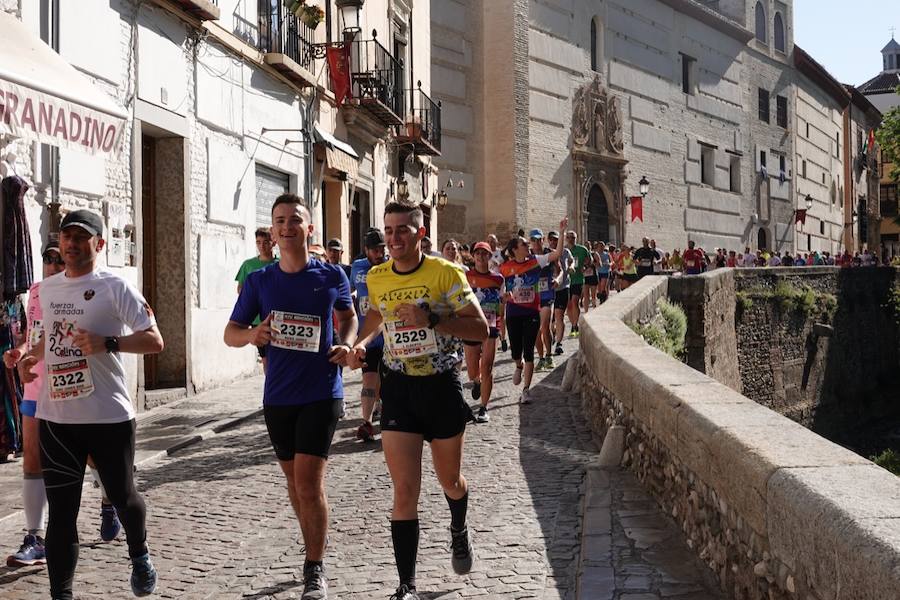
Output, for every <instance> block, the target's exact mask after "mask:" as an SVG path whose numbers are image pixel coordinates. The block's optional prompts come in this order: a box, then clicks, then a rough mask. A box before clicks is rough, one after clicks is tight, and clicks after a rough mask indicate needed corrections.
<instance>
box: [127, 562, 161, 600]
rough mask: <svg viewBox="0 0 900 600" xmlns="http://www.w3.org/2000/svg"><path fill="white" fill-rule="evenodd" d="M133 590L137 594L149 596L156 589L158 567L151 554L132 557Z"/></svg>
mask: <svg viewBox="0 0 900 600" xmlns="http://www.w3.org/2000/svg"><path fill="white" fill-rule="evenodd" d="M131 591H132V593H133V594H134V595H135V596H138V597H141V596H149V595H150V594H152V593H153V592H155V591H156V569H155V568H153V563H152V562H150V554H149V553H147V554H143V555H141V556H138V557H137V558H132V559H131Z"/></svg>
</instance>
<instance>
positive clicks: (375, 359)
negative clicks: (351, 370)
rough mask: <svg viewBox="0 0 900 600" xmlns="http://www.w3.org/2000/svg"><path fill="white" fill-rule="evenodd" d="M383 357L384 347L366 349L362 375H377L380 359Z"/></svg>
mask: <svg viewBox="0 0 900 600" xmlns="http://www.w3.org/2000/svg"><path fill="white" fill-rule="evenodd" d="M382 356H384V346H377V347H375V348H366V358H365V362H363V366H362V372H363V373H377V372H378V369H379V367H381V357H382Z"/></svg>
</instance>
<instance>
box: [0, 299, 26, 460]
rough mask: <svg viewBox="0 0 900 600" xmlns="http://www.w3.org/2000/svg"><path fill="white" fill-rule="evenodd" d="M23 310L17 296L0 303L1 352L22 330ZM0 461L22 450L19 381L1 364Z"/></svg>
mask: <svg viewBox="0 0 900 600" xmlns="http://www.w3.org/2000/svg"><path fill="white" fill-rule="evenodd" d="M24 319H25V310H24V307H23V306H22V301H21V299H20V298H19V297H16V298H15V299H14V300H13V301H11V302H4V303H2V305H0V354H2V353H3V352H6V351H7V350H9V349H10V348H12V347H13V345H14V344H15V342H16V341H17V340H20V339H21V335H22V332H24V331H25V321H24ZM0 370H2V376H0V462H3V461H5V460H6V459H7V458H8V456H9V455H10V454H15V453H17V452H21V451H22V415H21V413H20V412H19V405H20V404H21V402H22V384H21V382H20V381H19V374H18V373H17V372H16V370H15V369H7V368H6V367H0Z"/></svg>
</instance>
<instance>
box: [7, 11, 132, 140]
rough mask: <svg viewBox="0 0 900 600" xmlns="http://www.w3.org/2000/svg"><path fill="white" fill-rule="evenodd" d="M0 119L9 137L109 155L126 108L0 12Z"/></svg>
mask: <svg viewBox="0 0 900 600" xmlns="http://www.w3.org/2000/svg"><path fill="white" fill-rule="evenodd" d="M0 37H2V39H3V43H2V44H0V123H2V124H3V125H4V126H5V129H7V130H8V131H9V133H11V134H12V135H14V136H18V137H22V138H28V139H34V140H37V141H39V142H42V143H45V144H52V145H54V146H60V147H64V148H72V149H75V150H81V151H83V152H88V153H90V154H103V155H109V154H114V153H115V152H116V150H117V148H118V145H119V141H120V139H121V137H122V129H123V128H124V127H125V119H126V118H127V116H128V115H127V113H125V111H124V110H122V108H121V107H120V106H119V105H118V104H117V103H116V102H115V101H114V100H113V99H112V98H111V97H109V96H108V95H107V94H106V93H105V92H103V91H102V90H101V89H99V88H98V87H97V86H95V85H94V84H93V83H92V82H91V81H90V80H89V79H88V78H87V77H85V76H84V75H83V74H81V73H79V72H78V70H76V69H75V67H73V66H72V65H70V64H69V63H67V62H66V61H65V59H63V58H62V57H61V56H60V55H59V54H57V53H56V52H54V51H53V49H52V48H50V46H48V45H47V44H45V43H44V42H43V41H41V39H40V38H38V37H37V36H36V35H34V34H33V33H32V32H31V31H29V30H28V28H27V27H26V26H25V25H24V24H23V23H22V22H21V21H19V20H18V19H16V18H15V17H14V16H12V15H9V14H7V13H5V12H2V11H0Z"/></svg>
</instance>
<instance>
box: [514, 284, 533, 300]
mask: <svg viewBox="0 0 900 600" xmlns="http://www.w3.org/2000/svg"><path fill="white" fill-rule="evenodd" d="M512 301H513V302H514V303H515V304H531V303H532V302H534V288H533V287H523V288H517V289H514V290H513V291H512Z"/></svg>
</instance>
